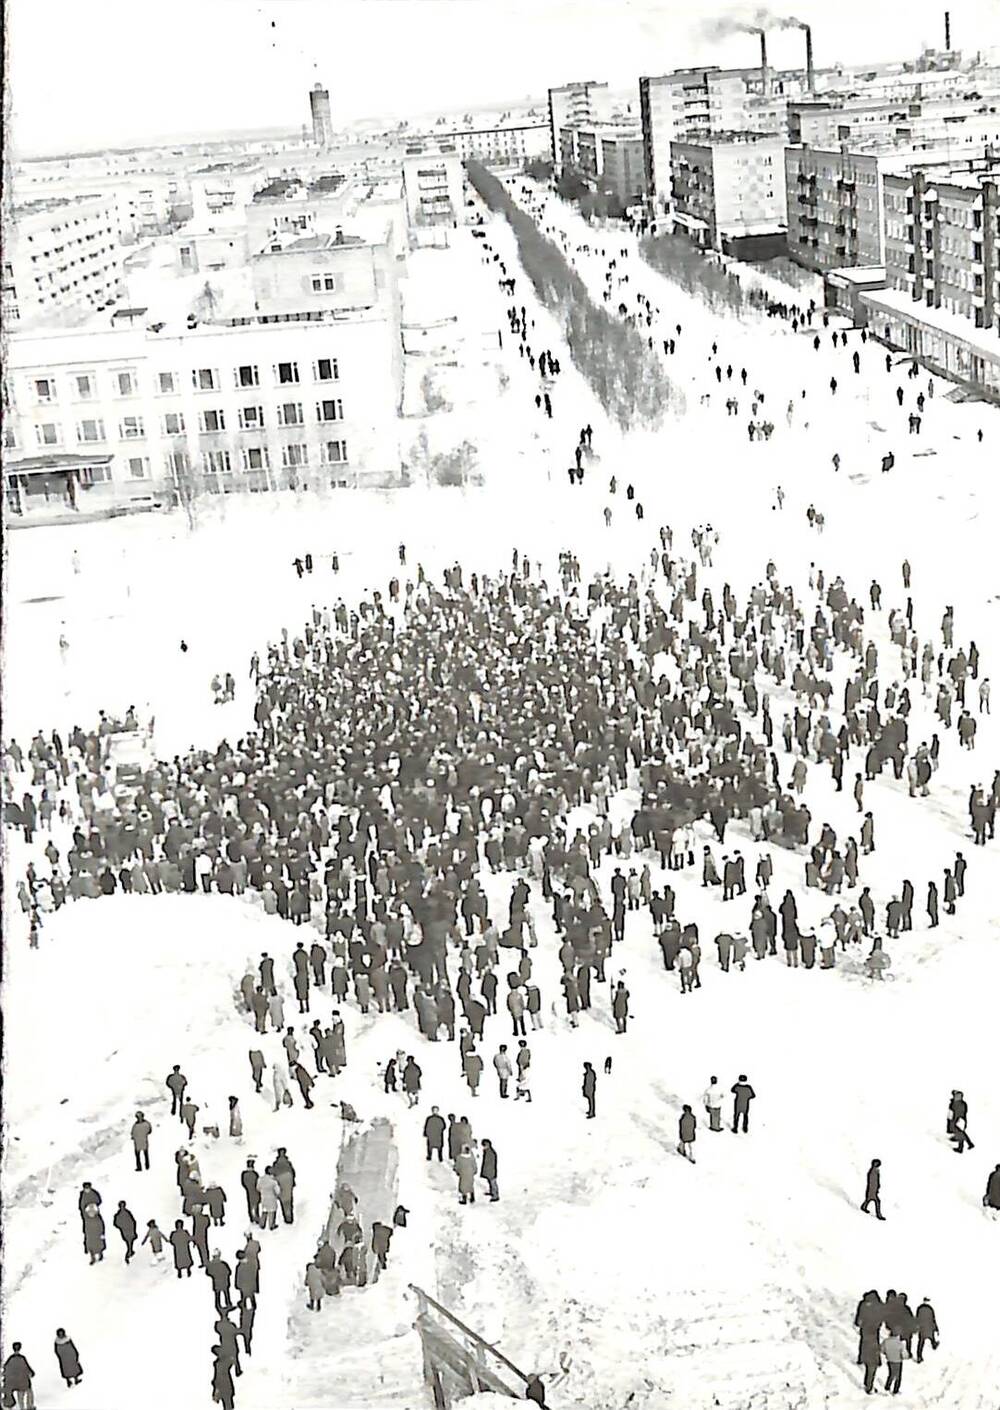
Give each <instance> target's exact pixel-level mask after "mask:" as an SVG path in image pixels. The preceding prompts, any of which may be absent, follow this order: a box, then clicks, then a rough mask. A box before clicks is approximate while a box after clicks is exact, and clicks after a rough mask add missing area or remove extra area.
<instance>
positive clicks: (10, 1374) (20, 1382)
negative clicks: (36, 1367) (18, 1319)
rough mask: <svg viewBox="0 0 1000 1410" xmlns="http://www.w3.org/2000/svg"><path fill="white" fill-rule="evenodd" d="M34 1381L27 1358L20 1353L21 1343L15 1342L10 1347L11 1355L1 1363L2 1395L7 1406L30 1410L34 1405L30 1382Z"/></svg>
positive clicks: (19, 1409)
mask: <svg viewBox="0 0 1000 1410" xmlns="http://www.w3.org/2000/svg"><path fill="white" fill-rule="evenodd" d="M34 1379H35V1373H34V1371H33V1370H32V1369H31V1366H30V1365H29V1363H28V1358H27V1357H26V1356H25V1355H24V1353H23V1352H22V1351H21V1343H20V1342H19V1341H16V1342H14V1343H13V1344H12V1346H11V1353H10V1355H9V1356H8V1357H7V1360H6V1361H5V1362H4V1363H3V1395H4V1401H5V1403H7V1404H10V1405H15V1406H16V1407H17V1410H32V1407H33V1406H34V1403H35V1397H34V1392H33V1391H32V1389H31V1382H32V1381H33V1380H34Z"/></svg>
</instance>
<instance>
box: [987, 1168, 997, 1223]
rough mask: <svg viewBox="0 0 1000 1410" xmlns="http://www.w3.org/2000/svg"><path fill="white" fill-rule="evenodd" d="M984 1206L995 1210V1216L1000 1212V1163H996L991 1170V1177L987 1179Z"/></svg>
mask: <svg viewBox="0 0 1000 1410" xmlns="http://www.w3.org/2000/svg"><path fill="white" fill-rule="evenodd" d="M983 1208H984V1209H991V1210H992V1211H993V1218H994V1219H996V1217H997V1215H998V1214H1000V1165H995V1166H994V1167H993V1169H992V1170H991V1171H990V1176H989V1179H988V1180H987V1181H986V1193H985V1194H984V1195H983Z"/></svg>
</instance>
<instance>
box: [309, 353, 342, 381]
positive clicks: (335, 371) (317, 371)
mask: <svg viewBox="0 0 1000 1410" xmlns="http://www.w3.org/2000/svg"><path fill="white" fill-rule="evenodd" d="M313 376H314V377H315V380H316V381H317V382H336V381H338V379H339V377H340V369H339V367H338V365H337V359H336V358H335V357H321V358H320V360H319V361H318V362H317V363H315V364H314V372H313Z"/></svg>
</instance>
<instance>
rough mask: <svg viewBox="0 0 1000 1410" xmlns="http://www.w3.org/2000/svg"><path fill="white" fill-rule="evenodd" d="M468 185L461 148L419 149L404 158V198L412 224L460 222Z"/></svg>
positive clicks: (445, 224)
mask: <svg viewBox="0 0 1000 1410" xmlns="http://www.w3.org/2000/svg"><path fill="white" fill-rule="evenodd" d="M443 145H444V146H447V144H443ZM464 189H465V188H464V174H463V172H462V161H461V158H460V157H459V156H458V154H457V152H454V151H448V150H443V151H437V152H433V151H419V150H418V151H415V152H414V151H411V152H410V153H409V155H407V156H406V157H404V158H403V200H404V203H405V206H406V219H407V222H408V224H409V225H410V226H411V227H427V226H449V225H456V224H457V223H458V222H459V221H460V220H461V219H462V214H463V206H464V200H465V196H464Z"/></svg>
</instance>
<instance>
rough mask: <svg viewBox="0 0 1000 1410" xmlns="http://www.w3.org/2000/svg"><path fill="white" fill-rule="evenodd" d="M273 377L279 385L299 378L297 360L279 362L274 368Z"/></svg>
mask: <svg viewBox="0 0 1000 1410" xmlns="http://www.w3.org/2000/svg"><path fill="white" fill-rule="evenodd" d="M274 378H275V381H276V382H277V383H278V385H279V386H287V385H288V384H289V383H291V382H297V381H298V380H299V364H298V363H297V362H279V363H278V365H277V367H276V368H275V369H274Z"/></svg>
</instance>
